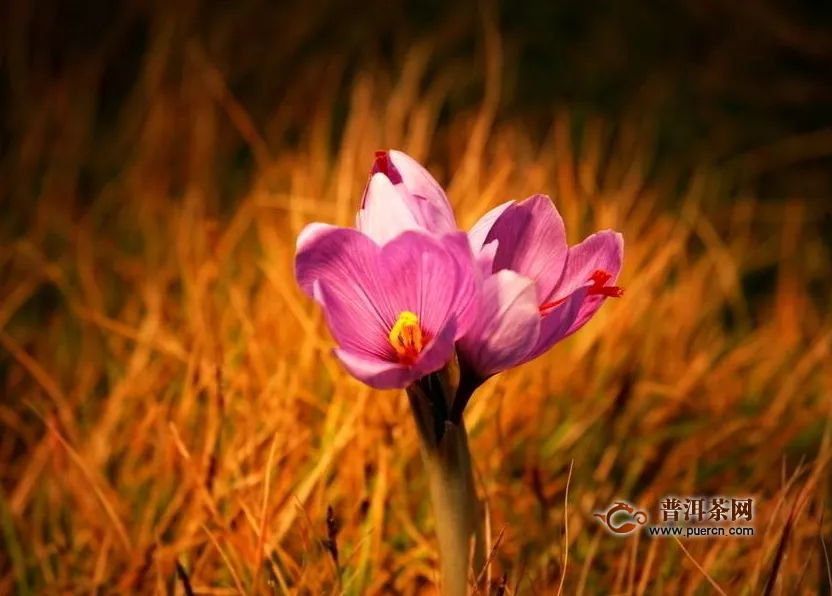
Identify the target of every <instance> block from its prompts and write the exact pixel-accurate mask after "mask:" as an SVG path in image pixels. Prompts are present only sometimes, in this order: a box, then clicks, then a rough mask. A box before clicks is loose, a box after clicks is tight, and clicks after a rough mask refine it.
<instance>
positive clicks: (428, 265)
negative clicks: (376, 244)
mask: <svg viewBox="0 0 832 596" xmlns="http://www.w3.org/2000/svg"><path fill="white" fill-rule="evenodd" d="M469 271H470V268H469ZM458 275H459V267H458V265H457V261H456V259H455V258H454V257H453V256H452V255H451V254H450V253H449V251H448V248H446V246H445V244H443V242H442V240H440V239H438V238H435V237H434V236H432V235H430V234H429V233H427V232H424V231H421V230H410V231H407V232H403V233H402V234H400V235H398V236H396V237H395V238H394V239H393V240H391V241H390V242H388V243H387V244H386V245H384V247H382V249H381V255H380V259H379V262H378V276H379V277H380V279H381V286H382V287H383V288H384V296H382V297H380V298H381V300H383V301H384V303H385V304H384V310H385V312H393V313H396V316H398V313H401V312H402V311H411V312H413V313H415V314H416V315H417V316H418V317H419V324H420V325H421V326H422V329H423V330H425V331H427V332H429V333H430V334H433V335H435V334H436V333H438V332H439V331H440V330H441V329H442V328H443V327H444V326H445V323H446V322H447V321H448V319H449V318H451V317H452V316H453V315H454V312H455V309H456V307H457V300H458V295H459V287H460V285H461V283H460V282H463V283H464V280H460V279H458ZM393 321H395V319H394V320H393Z"/></svg>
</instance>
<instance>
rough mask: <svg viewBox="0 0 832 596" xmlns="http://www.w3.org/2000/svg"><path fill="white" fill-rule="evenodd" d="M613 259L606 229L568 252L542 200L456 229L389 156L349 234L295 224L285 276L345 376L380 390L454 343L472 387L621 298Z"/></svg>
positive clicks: (433, 363) (431, 363) (430, 194)
mask: <svg viewBox="0 0 832 596" xmlns="http://www.w3.org/2000/svg"><path fill="white" fill-rule="evenodd" d="M622 258H623V240H622V237H621V234H619V233H616V232H613V231H610V230H608V231H603V232H598V233H596V234H593V235H592V236H589V237H588V238H587V239H586V240H584V241H583V242H581V243H580V244H577V245H575V246H572V247H570V246H569V245H568V244H567V240H566V231H565V229H564V224H563V220H562V219H561V217H560V214H559V213H558V211H557V209H555V206H554V205H553V204H552V201H551V200H550V199H549V198H548V197H547V196H545V195H534V196H532V197H530V198H528V199H526V200H524V201H521V202H519V203H518V202H515V201H509V202H507V203H504V204H502V205H500V206H498V207H496V208H495V209H492V210H491V211H490V212H488V213H487V214H485V215H484V216H483V217H482V218H481V219H480V220H479V221H478V222H477V223H476V224H475V225H474V226H473V227H472V228H471V230H470V231H469V232H468V233H467V234H466V233H465V232H462V231H460V230H459V229H458V227H457V225H456V220H455V217H454V214H453V211H452V209H451V206H450V203H449V202H448V198H447V196H446V195H445V192H444V191H443V190H442V187H441V186H440V185H439V184H438V183H437V182H436V180H435V179H434V178H433V177H432V176H431V175H430V174H429V173H428V172H427V170H425V169H424V168H423V167H422V166H421V165H419V164H418V163H417V162H416V161H415V160H413V159H412V158H410V157H409V156H407V155H406V154H404V153H401V152H399V151H389V152H378V153H377V154H376V158H375V162H374V164H373V168H372V170H371V172H370V179H369V181H368V183H367V186H366V188H365V190H364V196H363V198H362V201H361V207H360V210H359V212H358V216H357V219H356V229H351V228H341V227H336V226H331V225H326V224H320V223H314V224H310V225H309V226H307V227H306V228H305V229H304V230H303V232H302V233H301V235H300V237H299V238H298V242H297V254H296V258H295V275H296V278H297V280H298V283H299V284H300V287H301V288H302V289H303V290H304V292H306V294H307V295H309V296H310V297H311V298H313V299H314V300H315V301H316V302H318V304H320V306H321V307H322V308H323V310H324V313H325V317H326V320H327V323H328V324H329V327H330V330H331V332H332V334H333V336H334V338H335V341H336V342H337V343H338V348H336V350H335V355H336V356H337V357H338V358H339V359H340V360H341V362H342V363H343V365H344V366H345V367H346V368H347V370H348V371H349V372H350V373H351V374H352V375H354V376H355V377H356V378H358V379H360V380H361V381H363V382H365V383H367V384H368V385H370V386H373V387H376V388H379V389H390V388H405V387H407V386H409V385H411V384H412V383H414V382H416V381H418V380H419V379H421V378H422V377H425V376H427V375H429V374H431V373H433V372H436V371H438V370H440V369H441V368H443V367H444V366H445V365H446V364H447V363H448V362H449V361H450V360H451V359H452V357H453V355H454V350H456V352H457V355H458V357H459V360H460V364H461V365H462V366H463V367H464V368H465V370H467V371H469V374H470V375H471V376H472V377H473V378H475V379H477V382H481V381H482V380H484V379H486V378H488V377H490V376H492V375H494V374H496V373H498V372H500V371H502V370H505V369H507V368H510V367H512V366H516V365H518V364H521V363H523V362H527V361H529V360H531V359H533V358H536V357H537V356H539V355H541V354H543V353H544V352H545V351H546V350H548V349H549V348H550V347H551V346H553V345H554V344H555V343H556V342H558V341H559V340H561V339H563V338H565V337H567V336H568V335H570V334H572V333H574V332H575V331H577V330H578V329H580V328H581V327H582V326H583V325H584V324H585V323H586V322H587V321H588V320H589V319H590V318H591V317H592V315H593V314H595V312H597V310H598V309H599V308H600V306H601V304H603V302H604V300H605V299H606V298H608V297H616V296H620V295H621V293H622V290H621V289H620V288H618V287H617V286H615V285H614V284H615V282H616V280H617V277H618V274H619V271H620V270H621V265H622Z"/></svg>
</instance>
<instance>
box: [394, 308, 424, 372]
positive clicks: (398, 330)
mask: <svg viewBox="0 0 832 596" xmlns="http://www.w3.org/2000/svg"><path fill="white" fill-rule="evenodd" d="M389 338H390V345H391V346H393V349H394V350H396V354H397V355H398V356H399V361H400V362H402V363H403V364H412V363H413V362H414V361H415V360H416V358H417V357H418V356H419V354H420V353H421V351H422V348H423V347H424V345H423V342H424V341H425V339H426V338H425V337H423V334H422V328H421V327H420V326H419V317H417V316H416V315H415V314H413V313H412V312H409V311H403V312H401V313H399V318H398V320H396V323H395V324H394V325H393V329H391V330H390V335H389Z"/></svg>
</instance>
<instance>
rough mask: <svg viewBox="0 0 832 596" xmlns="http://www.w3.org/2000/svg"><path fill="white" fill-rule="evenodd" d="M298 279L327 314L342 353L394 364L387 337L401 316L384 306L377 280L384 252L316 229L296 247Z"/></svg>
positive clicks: (346, 233)
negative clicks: (352, 353) (358, 354)
mask: <svg viewBox="0 0 832 596" xmlns="http://www.w3.org/2000/svg"><path fill="white" fill-rule="evenodd" d="M298 244H299V245H300V247H301V248H300V250H299V251H298V253H297V254H296V255H295V277H296V279H297V281H298V284H299V285H300V287H301V288H302V289H303V291H304V292H306V294H307V295H309V296H310V297H312V298H313V299H314V300H315V301H316V302H318V303H319V304H320V305H321V306H322V307H323V309H324V313H325V315H326V318H327V323H328V324H329V327H330V329H331V331H332V335H333V337H334V338H335V340H336V341H337V342H338V344H339V345H340V346H341V347H344V348H348V349H350V350H351V351H353V352H359V353H363V354H367V355H372V356H374V357H376V358H380V359H385V358H388V359H389V358H392V354H393V351H392V346H390V345H389V341H388V340H387V335H388V334H389V332H390V329H391V328H392V325H393V323H394V322H395V320H396V317H397V316H398V313H397V312H394V311H393V310H392V309H390V307H389V305H388V304H387V303H386V301H385V298H386V296H387V292H386V288H385V287H384V285H383V284H384V280H383V279H382V277H381V276H380V275H379V266H378V264H379V258H380V255H381V248H380V247H379V246H378V245H377V244H376V243H375V242H373V241H372V240H371V239H370V238H368V237H367V236H365V235H364V234H362V233H361V232H359V231H357V230H352V229H349V228H339V227H335V226H322V225H316V226H314V227H310V228H307V230H305V231H304V234H302V235H301V240H300V241H299V242H298Z"/></svg>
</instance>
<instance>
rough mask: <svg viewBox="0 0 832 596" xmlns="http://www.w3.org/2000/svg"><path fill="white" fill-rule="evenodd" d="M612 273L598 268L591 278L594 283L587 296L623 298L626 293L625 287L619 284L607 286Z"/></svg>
mask: <svg viewBox="0 0 832 596" xmlns="http://www.w3.org/2000/svg"><path fill="white" fill-rule="evenodd" d="M611 277H612V275H610V274H609V273H607V272H606V271H601V270H600V269H598V270H596V271H595V272H594V273H593V274H592V276H591V277H590V278H589V279H590V281H592V285H591V286H590V288H589V293H588V294H587V296H605V297H606V298H621V296H623V295H624V288H619V287H618V286H605V285H604V284H605V283H607V282H608V281H609V280H610V278H611Z"/></svg>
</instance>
